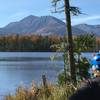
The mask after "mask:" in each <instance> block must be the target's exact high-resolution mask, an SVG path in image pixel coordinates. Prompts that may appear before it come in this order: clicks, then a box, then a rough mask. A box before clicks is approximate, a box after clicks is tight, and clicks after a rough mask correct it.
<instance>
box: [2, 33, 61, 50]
mask: <svg viewBox="0 0 100 100" xmlns="http://www.w3.org/2000/svg"><path fill="white" fill-rule="evenodd" d="M61 40H62V38H61V37H59V36H56V35H49V36H41V35H5V36H0V51H6V52H9V51H11V52H13V51H14V52H18V51H22V52H27V51H28V52H34V51H37V52H40V51H44V52H45V51H46V52H51V51H54V50H53V49H52V48H51V47H50V46H51V45H52V44H56V43H59V42H60V41H61Z"/></svg>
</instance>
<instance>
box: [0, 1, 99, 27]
mask: <svg viewBox="0 0 100 100" xmlns="http://www.w3.org/2000/svg"><path fill="white" fill-rule="evenodd" d="M70 5H72V6H77V7H79V8H80V10H81V11H82V13H83V14H81V15H79V16H72V25H76V24H81V23H86V24H100V0H70ZM52 9H53V7H52V4H51V0H0V27H4V26H5V25H7V24H8V23H10V22H16V21H19V20H21V19H23V18H24V17H26V16H29V15H35V16H46V15H51V16H55V17H57V18H59V19H61V20H64V14H60V13H59V14H54V13H51V10H52Z"/></svg>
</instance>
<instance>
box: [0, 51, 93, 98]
mask: <svg viewBox="0 0 100 100" xmlns="http://www.w3.org/2000/svg"><path fill="white" fill-rule="evenodd" d="M54 56H55V59H54V60H51V59H50V58H53V57H54ZM82 56H87V57H88V58H89V57H90V58H91V56H92V54H90V53H82ZM62 69H63V60H62V53H53V52H47V53H46V52H45V53H40V52H0V95H1V96H2V95H5V94H7V93H12V92H13V91H15V89H16V87H18V86H19V85H20V84H24V85H25V86H29V85H30V84H31V82H32V80H34V82H35V83H36V84H40V83H41V81H42V80H41V76H42V75H43V74H45V75H46V77H47V79H48V80H49V81H50V82H56V81H57V75H58V74H59V72H60V71H61V70H62ZM0 100H1V99H0Z"/></svg>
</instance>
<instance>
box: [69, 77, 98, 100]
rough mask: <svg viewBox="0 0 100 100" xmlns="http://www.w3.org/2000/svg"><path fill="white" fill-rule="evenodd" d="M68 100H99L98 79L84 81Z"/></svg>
mask: <svg viewBox="0 0 100 100" xmlns="http://www.w3.org/2000/svg"><path fill="white" fill-rule="evenodd" d="M69 100H100V77H95V78H92V79H90V80H87V81H85V82H84V83H83V84H82V86H81V87H80V88H79V89H78V90H77V91H76V92H75V93H74V94H73V95H72V96H70V97H69Z"/></svg>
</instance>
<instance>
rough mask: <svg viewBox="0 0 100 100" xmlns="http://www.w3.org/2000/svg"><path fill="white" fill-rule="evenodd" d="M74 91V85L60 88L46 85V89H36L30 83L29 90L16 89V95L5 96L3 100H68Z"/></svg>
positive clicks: (21, 87) (40, 87)
mask: <svg viewBox="0 0 100 100" xmlns="http://www.w3.org/2000/svg"><path fill="white" fill-rule="evenodd" d="M75 90H76V88H75V87H74V85H72V84H69V83H68V84H66V85H62V86H59V85H52V84H48V88H44V87H43V85H41V86H39V87H36V86H35V84H34V83H32V85H31V87H29V88H25V87H23V86H20V87H18V88H17V90H16V93H15V94H14V95H10V94H9V95H7V96H5V100H68V97H69V96H70V95H71V94H73V92H75Z"/></svg>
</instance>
